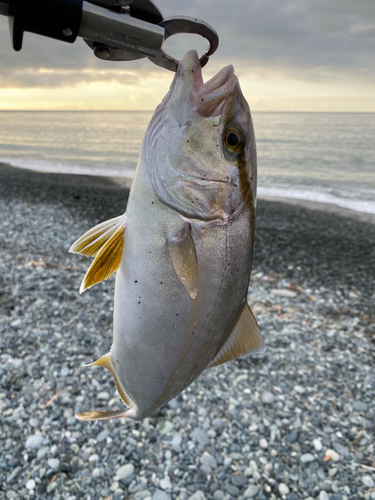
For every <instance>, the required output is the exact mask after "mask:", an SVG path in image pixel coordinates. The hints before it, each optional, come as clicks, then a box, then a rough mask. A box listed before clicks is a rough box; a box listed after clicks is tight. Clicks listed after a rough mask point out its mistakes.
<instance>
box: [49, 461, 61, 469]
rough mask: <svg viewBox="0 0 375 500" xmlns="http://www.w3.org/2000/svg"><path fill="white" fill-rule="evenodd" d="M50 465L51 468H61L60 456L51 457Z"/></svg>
mask: <svg viewBox="0 0 375 500" xmlns="http://www.w3.org/2000/svg"><path fill="white" fill-rule="evenodd" d="M48 465H49V466H50V467H51V469H54V470H56V469H58V468H59V465H60V460H59V459H58V458H49V459H48Z"/></svg>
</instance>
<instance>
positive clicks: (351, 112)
mask: <svg viewBox="0 0 375 500" xmlns="http://www.w3.org/2000/svg"><path fill="white" fill-rule="evenodd" d="M154 111H155V110H154V109H0V113H9V112H11V113H153V112H154ZM251 112H252V113H291V114H292V113H310V114H362V115H371V114H375V111H280V110H260V109H252V110H251Z"/></svg>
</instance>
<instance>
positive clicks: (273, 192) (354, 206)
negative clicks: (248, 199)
mask: <svg viewBox="0 0 375 500" xmlns="http://www.w3.org/2000/svg"><path fill="white" fill-rule="evenodd" d="M366 191H367V192H368V191H369V190H366ZM345 194H346V195H348V194H349V193H345ZM361 194H362V193H361V191H360V190H358V191H357V193H356V195H357V196H356V197H353V195H354V193H353V191H351V192H350V197H345V195H344V196H335V195H333V194H332V193H329V192H326V191H325V190H324V189H322V190H319V188H317V187H316V186H314V187H311V188H305V189H303V188H299V189H294V188H286V187H262V186H259V187H258V195H260V196H262V195H263V196H277V197H280V198H291V199H294V200H305V201H315V202H317V203H328V204H330V205H336V206H338V207H343V208H349V209H350V210H354V211H355V212H363V213H368V214H375V201H371V200H364V199H363V197H361ZM366 197H367V196H366ZM373 199H374V200H375V191H373Z"/></svg>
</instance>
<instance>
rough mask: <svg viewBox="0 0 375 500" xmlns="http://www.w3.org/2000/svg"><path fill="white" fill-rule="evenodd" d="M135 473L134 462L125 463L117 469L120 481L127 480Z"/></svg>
mask: <svg viewBox="0 0 375 500" xmlns="http://www.w3.org/2000/svg"><path fill="white" fill-rule="evenodd" d="M132 474H134V465H133V464H125V465H122V466H121V467H119V468H118V469H117V471H116V476H117V477H118V479H120V481H125V479H127V478H128V477H130V476H131V475H132Z"/></svg>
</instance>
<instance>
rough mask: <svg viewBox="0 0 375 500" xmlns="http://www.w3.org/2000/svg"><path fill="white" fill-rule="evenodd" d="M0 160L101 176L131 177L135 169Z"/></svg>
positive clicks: (41, 169) (56, 171) (31, 167)
mask: <svg viewBox="0 0 375 500" xmlns="http://www.w3.org/2000/svg"><path fill="white" fill-rule="evenodd" d="M0 162H2V163H8V164H9V165H12V166H13V167H20V168H25V169H27V170H34V171H36V172H49V173H53V174H73V175H99V176H101V177H124V178H126V179H133V178H134V174H135V170H133V169H130V168H105V169H104V168H102V169H99V168H92V167H83V166H78V165H68V164H66V163H57V162H56V163H55V162H53V163H52V162H50V161H45V160H28V159H27V160H26V159H23V158H0Z"/></svg>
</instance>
